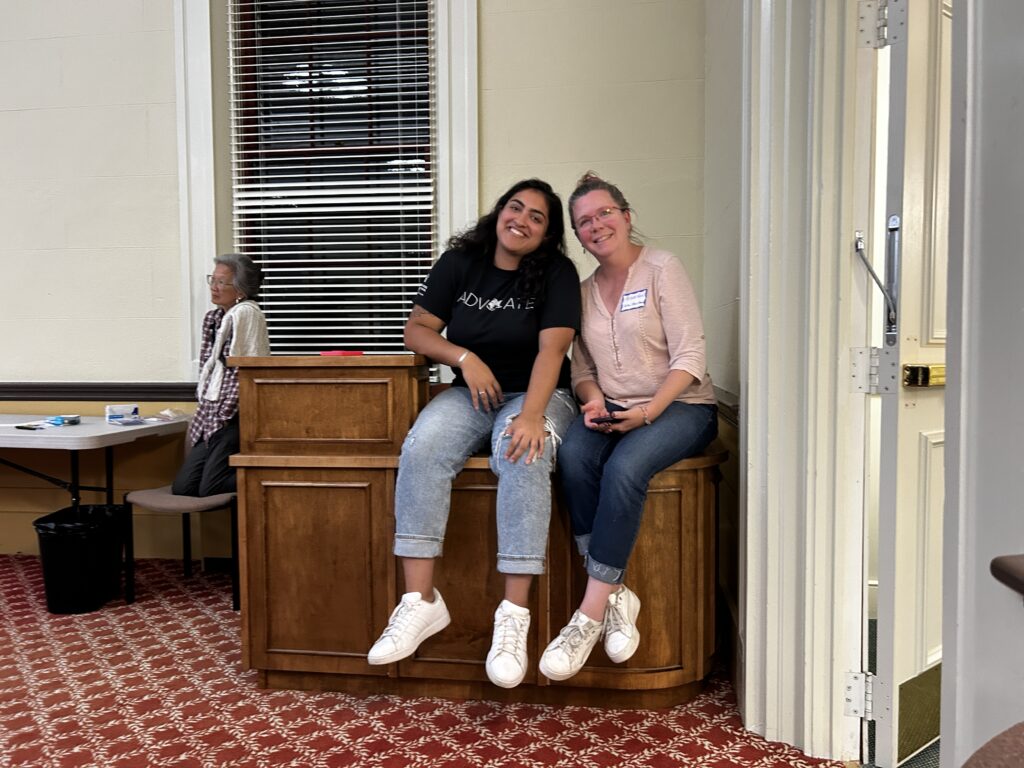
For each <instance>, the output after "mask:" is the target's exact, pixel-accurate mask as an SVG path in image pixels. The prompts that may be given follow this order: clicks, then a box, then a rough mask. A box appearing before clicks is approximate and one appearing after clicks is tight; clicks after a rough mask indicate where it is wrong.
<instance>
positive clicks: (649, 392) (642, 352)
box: [572, 247, 715, 408]
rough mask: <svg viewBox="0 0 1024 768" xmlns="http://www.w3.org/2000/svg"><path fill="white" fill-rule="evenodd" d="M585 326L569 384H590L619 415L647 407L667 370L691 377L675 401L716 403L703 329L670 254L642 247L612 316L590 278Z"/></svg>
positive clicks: (683, 275) (683, 274) (680, 268)
mask: <svg viewBox="0 0 1024 768" xmlns="http://www.w3.org/2000/svg"><path fill="white" fill-rule="evenodd" d="M581 289H582V291H583V321H582V325H581V330H580V338H579V339H577V341H576V344H575V346H574V348H573V353H572V385H573V388H575V387H576V386H577V385H578V384H579V383H580V382H581V381H588V380H589V381H594V382H596V383H597V385H598V386H599V387H600V388H601V391H602V392H603V393H604V395H605V397H606V398H607V399H608V400H611V401H612V402H614V403H616V404H618V405H621V406H623V407H625V408H632V407H633V406H635V405H640V404H646V403H647V402H649V401H650V400H651V398H652V397H654V393H655V392H656V391H657V390H658V388H659V387H660V386H661V385H662V384H663V383H664V381H665V378H666V377H667V376H668V372H669V371H670V370H680V371H686V372H688V373H691V374H693V377H694V381H693V383H692V384H690V386H689V387H687V388H686V389H685V390H684V391H683V392H682V394H680V395H679V397H677V398H676V400H678V401H681V402H686V403H714V402H715V393H714V389H713V388H712V386H711V376H710V375H708V372H707V366H706V361H705V351H704V324H703V322H702V321H701V316H700V307H699V306H698V305H697V296H696V294H694V291H693V285H692V284H691V283H690V278H689V277H688V276H687V274H686V270H685V269H684V268H683V265H682V264H681V263H680V262H679V259H677V258H676V257H675V256H674V255H673V254H671V253H669V252H668V251H660V250H656V249H654V248H647V247H645V248H644V249H643V250H642V251H641V252H640V257H639V258H638V259H637V260H636V261H635V262H634V263H633V265H632V266H631V267H630V268H629V273H628V274H627V276H626V284H625V287H624V288H623V291H622V296H621V298H620V299H619V303H618V305H617V306H616V308H615V311H614V312H612V313H609V312H608V308H607V307H606V306H605V305H604V302H603V301H602V300H601V295H600V293H599V291H598V287H597V283H596V281H595V280H594V275H591V276H590V277H588V278H587V279H586V280H584V281H583V283H582V286H581Z"/></svg>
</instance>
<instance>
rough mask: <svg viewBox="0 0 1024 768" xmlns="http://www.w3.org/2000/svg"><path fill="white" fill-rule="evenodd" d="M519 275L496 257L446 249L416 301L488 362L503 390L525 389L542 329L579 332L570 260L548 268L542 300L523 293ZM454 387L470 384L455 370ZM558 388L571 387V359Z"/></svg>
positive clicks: (576, 287)
mask: <svg viewBox="0 0 1024 768" xmlns="http://www.w3.org/2000/svg"><path fill="white" fill-rule="evenodd" d="M518 275H519V273H518V271H509V270H504V269H498V268H497V267H495V266H494V262H493V261H492V260H491V259H485V258H474V257H472V256H469V255H467V254H466V253H464V252H463V251H446V252H445V253H444V254H443V255H442V256H441V258H440V259H438V261H437V263H436V264H435V265H434V266H433V268H432V269H431V270H430V274H429V275H427V279H426V280H424V281H423V285H421V286H420V289H419V293H418V294H417V296H416V298H414V299H413V303H414V304H418V305H419V306H421V307H423V309H425V310H427V312H429V313H430V314H432V315H434V316H436V317H438V318H440V319H441V320H443V321H444V323H445V325H446V326H447V329H448V332H447V336H448V340H449V341H451V342H452V343H453V344H458V345H459V346H460V347H465V348H466V349H468V350H471V351H472V352H473V353H474V354H476V355H477V356H479V357H480V359H481V360H483V361H484V362H485V363H487V365H488V367H490V369H491V371H492V372H493V373H494V376H495V378H497V379H498V383H499V384H500V385H501V389H502V391H503V392H525V391H526V388H527V386H528V385H529V383H530V373H531V372H532V370H533V362H534V359H535V358H536V357H537V350H538V349H539V347H540V343H539V342H540V338H539V334H540V332H541V331H542V330H544V329H546V328H572V329H573V330H574V331H575V332H576V333H579V330H580V279H579V275H578V274H577V272H576V267H575V266H574V265H573V263H572V262H571V261H570V260H569V259H567V258H564V257H556V258H554V259H553V260H552V261H551V263H549V264H548V267H547V273H546V275H545V278H544V286H543V288H542V289H541V298H542V301H540V302H538V301H535V300H534V299H524V298H523V297H522V296H521V295H520V294H519V292H518V291H517V290H516V278H517V277H518ZM538 304H540V309H538V308H537V305H538ZM452 384H453V386H457V387H464V386H466V382H465V379H463V378H462V371H460V370H458V369H455V381H453V382H452ZM558 386H559V387H563V388H566V389H568V388H569V387H570V386H571V382H570V373H569V359H568V358H566V359H565V360H563V361H562V370H561V372H560V373H559V376H558Z"/></svg>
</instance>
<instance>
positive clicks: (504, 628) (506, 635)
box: [495, 613, 526, 656]
mask: <svg viewBox="0 0 1024 768" xmlns="http://www.w3.org/2000/svg"><path fill="white" fill-rule="evenodd" d="M522 624H523V619H521V618H519V617H518V616H513V615H512V614H511V613H506V614H505V616H504V617H503V618H502V619H501V621H499V622H498V623H497V624H496V625H495V630H496V634H497V636H498V637H497V639H496V642H495V645H497V646H498V648H499V649H500V650H501V652H503V653H511V654H512V655H514V656H517V655H518V654H519V646H520V645H521V644H522V642H523V641H524V640H525V639H526V637H525V636H526V632H524V631H523V630H522ZM509 646H511V647H509Z"/></svg>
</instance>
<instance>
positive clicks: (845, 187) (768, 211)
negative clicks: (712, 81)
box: [738, 0, 864, 760]
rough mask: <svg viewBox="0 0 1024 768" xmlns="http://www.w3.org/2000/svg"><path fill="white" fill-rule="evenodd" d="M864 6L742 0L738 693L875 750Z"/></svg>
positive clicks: (783, 728) (843, 755) (784, 729)
mask: <svg viewBox="0 0 1024 768" xmlns="http://www.w3.org/2000/svg"><path fill="white" fill-rule="evenodd" d="M856 5H857V4H856V3H833V2H831V1H830V0H802V1H801V0H744V13H743V35H744V46H743V48H744V51H745V60H744V67H743V71H744V87H743V102H744V121H743V123H744V129H743V130H744V135H743V142H742V143H743V147H742V151H743V159H742V168H743V178H742V190H743V201H742V212H741V222H742V226H743V233H742V238H741V254H740V274H741V275H742V276H743V279H742V280H741V286H740V297H741V301H740V314H741V317H740V358H741V360H740V379H741V381H743V382H745V385H746V386H745V388H744V390H743V392H742V393H741V400H740V409H741V413H742V414H743V419H742V427H741V432H740V453H741V461H740V464H741V466H742V467H744V471H743V472H741V476H740V509H741V518H740V541H741V552H740V563H741V565H740V638H739V642H740V647H739V649H738V658H739V664H740V670H739V682H740V690H739V698H740V707H741V710H742V712H743V716H744V723H745V725H746V727H747V728H749V729H751V730H753V731H755V732H757V733H760V734H761V735H763V736H765V737H766V738H768V739H771V740H778V741H784V742H787V743H790V744H793V745H795V746H797V747H799V748H800V749H802V750H804V751H805V752H806V753H808V754H811V755H814V756H820V757H829V758H833V759H841V760H858V759H859V758H860V733H861V726H860V720H859V719H858V718H856V717H850V716H847V715H846V714H845V711H844V700H845V698H846V685H847V683H848V674H849V673H855V672H860V671H861V669H862V667H861V650H862V642H861V628H862V626H863V624H862V615H863V584H864V557H863V551H864V530H863V508H864V489H863V468H864V456H863V451H861V450H858V449H855V448H851V446H862V445H863V444H864V435H863V429H864V414H863V404H862V398H852V397H851V396H850V376H851V365H850V347H853V346H860V345H862V344H863V341H862V340H861V339H859V338H857V337H856V336H855V335H856V334H857V333H859V329H858V328H857V326H856V323H855V322H853V321H852V320H851V318H852V316H853V315H854V314H859V315H861V316H863V314H864V312H863V307H861V309H860V310H859V311H853V310H851V308H850V306H849V303H850V299H851V297H853V299H854V300H855V299H856V297H858V296H860V297H861V298H862V299H863V292H864V289H863V287H862V283H861V282H860V280H859V277H858V276H857V275H855V273H854V270H853V267H854V259H855V256H854V254H853V248H852V244H853V231H854V228H855V226H856V225H855V222H854V215H853V214H854V210H853V201H854V199H855V195H854V191H855V184H854V180H855V177H856V173H857V169H856V167H855V164H854V151H853V148H854V140H853V131H854V124H855V116H856V100H855V88H854V87H853V86H854V84H855V78H856V76H857V56H856V52H857V51H856V47H855V41H856V34H855V30H856V25H857V7H856Z"/></svg>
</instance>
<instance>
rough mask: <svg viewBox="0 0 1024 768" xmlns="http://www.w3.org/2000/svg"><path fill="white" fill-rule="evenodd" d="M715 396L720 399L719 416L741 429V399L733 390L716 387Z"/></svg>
mask: <svg viewBox="0 0 1024 768" xmlns="http://www.w3.org/2000/svg"><path fill="white" fill-rule="evenodd" d="M715 397H716V398H717V399H718V416H719V418H720V419H722V420H723V421H727V422H729V423H730V424H732V425H733V426H734V427H736V428H737V429H739V426H740V399H739V397H738V396H737V395H735V394H733V393H732V392H727V391H726V390H724V389H720V388H719V387H715Z"/></svg>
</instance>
